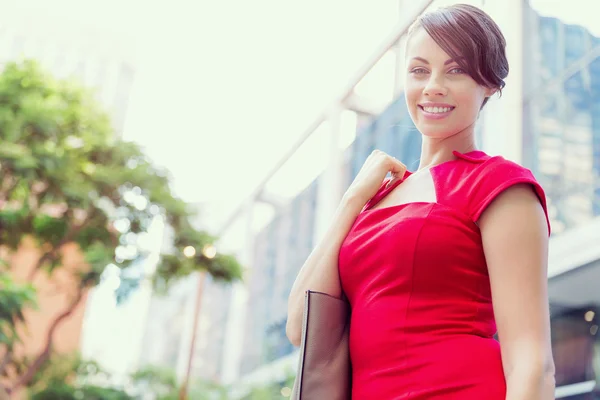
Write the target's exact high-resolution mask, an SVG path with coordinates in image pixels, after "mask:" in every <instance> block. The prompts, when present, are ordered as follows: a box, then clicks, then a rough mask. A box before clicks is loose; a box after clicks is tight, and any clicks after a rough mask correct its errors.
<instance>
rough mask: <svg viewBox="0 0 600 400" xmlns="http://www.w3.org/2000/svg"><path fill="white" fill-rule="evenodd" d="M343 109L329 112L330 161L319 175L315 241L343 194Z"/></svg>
mask: <svg viewBox="0 0 600 400" xmlns="http://www.w3.org/2000/svg"><path fill="white" fill-rule="evenodd" d="M341 113H342V109H341V108H340V107H339V106H336V107H334V108H333V109H332V111H331V112H330V113H329V118H328V120H327V123H328V124H329V128H330V132H329V135H330V136H329V143H328V146H329V162H328V164H327V167H326V168H325V171H323V174H321V176H320V177H319V187H318V193H317V210H316V216H315V231H314V238H315V242H318V241H319V240H321V238H322V237H323V235H324V234H325V232H326V231H327V229H329V225H330V224H331V220H332V218H333V215H334V213H335V211H336V209H337V207H338V205H339V203H340V200H341V199H342V195H343V190H344V189H343V177H344V174H343V172H344V171H343V154H342V151H341V149H340V119H341Z"/></svg>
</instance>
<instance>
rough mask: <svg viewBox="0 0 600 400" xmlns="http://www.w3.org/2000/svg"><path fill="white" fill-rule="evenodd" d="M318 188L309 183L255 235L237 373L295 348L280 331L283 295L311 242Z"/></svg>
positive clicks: (284, 306)
mask: <svg viewBox="0 0 600 400" xmlns="http://www.w3.org/2000/svg"><path fill="white" fill-rule="evenodd" d="M317 189H318V184H317V181H315V182H313V183H312V184H310V185H309V186H308V187H307V188H306V189H305V190H304V191H303V192H301V193H300V194H299V195H298V196H297V197H296V198H294V200H293V201H292V202H291V203H290V204H288V205H287V206H286V207H285V208H283V209H282V210H281V211H280V212H279V214H278V215H277V216H276V217H275V218H274V219H273V220H272V221H271V222H270V223H269V224H268V225H267V226H266V227H265V228H263V230H262V231H261V232H259V234H258V235H257V236H256V238H255V247H254V262H253V270H252V275H251V277H250V278H249V300H248V308H247V312H248V314H247V317H246V329H245V335H244V345H243V350H242V362H241V374H242V375H244V374H247V373H249V372H251V371H253V370H255V369H256V368H258V367H260V366H261V365H264V364H266V363H269V362H271V361H274V360H277V359H278V358H281V357H283V356H286V355H288V354H290V353H291V352H292V351H293V350H294V348H293V346H292V345H291V344H290V342H289V340H288V339H287V337H286V334H285V323H286V316H287V297H288V295H289V292H290V290H291V288H292V285H293V283H294V279H295V278H296V275H297V274H298V271H299V270H300V268H301V267H302V264H303V263H304V261H305V260H306V258H307V257H308V255H309V254H310V252H311V250H312V247H313V231H314V223H315V211H316V208H317V204H316V203H317Z"/></svg>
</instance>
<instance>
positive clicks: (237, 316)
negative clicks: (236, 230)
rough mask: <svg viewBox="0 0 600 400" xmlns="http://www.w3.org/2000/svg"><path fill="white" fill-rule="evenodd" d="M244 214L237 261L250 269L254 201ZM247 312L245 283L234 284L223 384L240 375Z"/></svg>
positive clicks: (227, 327)
mask: <svg viewBox="0 0 600 400" xmlns="http://www.w3.org/2000/svg"><path fill="white" fill-rule="evenodd" d="M245 214H246V216H245V217H246V221H245V224H246V227H245V230H246V232H245V240H244V250H243V252H242V254H241V257H240V258H239V261H240V262H241V263H242V266H243V267H244V268H252V261H253V257H254V236H255V232H254V230H253V221H254V219H253V217H254V199H251V200H250V201H249V202H248V204H247V206H246V210H245ZM247 275H248V273H246V274H244V278H246V276H247ZM247 311H248V287H247V286H246V282H242V283H235V284H234V285H233V289H232V294H231V304H230V307H229V315H228V317H227V322H226V324H227V326H226V329H225V345H224V347H223V359H222V361H223V363H222V365H223V367H222V370H221V371H222V372H221V380H222V381H223V383H225V384H231V383H234V382H235V381H236V380H237V379H238V378H239V375H240V368H241V363H242V353H243V346H244V332H245V324H246V315H247Z"/></svg>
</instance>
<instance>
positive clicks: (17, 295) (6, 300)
mask: <svg viewBox="0 0 600 400" xmlns="http://www.w3.org/2000/svg"><path fill="white" fill-rule="evenodd" d="M36 305H37V304H36V296H35V289H34V288H33V286H32V285H30V284H17V283H15V282H14V281H13V279H12V277H11V276H10V275H9V274H7V273H6V272H0V344H1V345H3V346H5V348H6V349H8V350H9V351H10V350H12V349H13V347H14V345H15V343H17V342H19V341H20V338H19V335H18V333H17V331H16V327H17V324H19V323H22V322H23V321H24V320H25V318H24V316H23V310H24V309H25V308H31V307H35V306H36Z"/></svg>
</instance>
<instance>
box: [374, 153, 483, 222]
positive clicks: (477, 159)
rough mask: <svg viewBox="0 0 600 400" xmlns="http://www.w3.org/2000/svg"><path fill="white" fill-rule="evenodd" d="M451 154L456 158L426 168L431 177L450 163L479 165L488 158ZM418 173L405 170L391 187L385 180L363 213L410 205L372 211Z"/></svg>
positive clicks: (476, 154) (475, 155)
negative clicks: (466, 162) (434, 172)
mask: <svg viewBox="0 0 600 400" xmlns="http://www.w3.org/2000/svg"><path fill="white" fill-rule="evenodd" d="M452 154H453V155H454V156H455V157H456V159H454V160H448V161H444V162H442V163H439V164H436V165H433V166H431V167H428V168H427V169H428V170H429V171H430V173H432V176H433V171H434V170H437V169H438V168H441V167H443V166H446V165H449V164H451V163H455V162H457V161H460V160H466V161H471V162H476V163H480V162H483V161H485V160H486V159H487V158H488V157H489V156H488V155H487V154H486V153H484V152H483V151H481V150H472V151H469V152H466V153H461V152H459V151H456V150H454V151H452ZM419 171H421V170H417V171H415V172H411V171H409V170H408V169H407V170H406V172H405V173H404V176H403V177H402V179H398V180H397V181H396V182H394V183H393V184H392V185H389V183H390V182H391V180H387V183H385V186H384V187H382V189H380V191H379V192H378V193H376V194H375V196H373V198H372V199H371V200H369V201H368V202H367V204H366V205H365V207H364V208H363V212H366V211H376V210H384V209H386V208H390V207H398V206H402V205H406V204H411V203H403V204H397V205H395V206H389V207H383V208H378V209H375V210H373V207H374V206H375V205H376V204H378V203H379V202H380V201H381V200H382V199H383V198H384V197H385V196H387V195H388V194H389V193H390V192H391V191H392V190H394V189H395V188H396V187H398V185H400V184H401V183H402V182H404V181H406V179H407V178H408V177H410V176H411V175H414V174H416V173H418V172H419ZM420 203H422V202H420Z"/></svg>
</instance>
